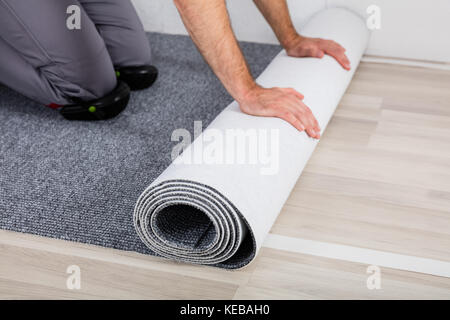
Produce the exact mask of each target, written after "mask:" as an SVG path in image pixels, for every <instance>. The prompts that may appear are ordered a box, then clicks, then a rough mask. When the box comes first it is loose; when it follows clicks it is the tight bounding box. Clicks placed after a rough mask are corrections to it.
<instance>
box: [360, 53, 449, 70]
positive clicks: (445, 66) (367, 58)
mask: <svg viewBox="0 0 450 320" xmlns="http://www.w3.org/2000/svg"><path fill="white" fill-rule="evenodd" d="M361 62H372V63H386V64H396V65H402V66H409V67H419V68H428V69H438V70H448V71H450V63H444V62H434V61H424V60H413V59H403V58H392V57H381V56H372V55H364V56H363V57H362V59H361Z"/></svg>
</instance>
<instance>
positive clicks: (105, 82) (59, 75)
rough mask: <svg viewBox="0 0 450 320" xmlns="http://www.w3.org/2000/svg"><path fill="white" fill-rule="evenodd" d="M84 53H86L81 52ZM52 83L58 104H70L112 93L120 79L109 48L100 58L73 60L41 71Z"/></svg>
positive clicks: (90, 57)
mask: <svg viewBox="0 0 450 320" xmlns="http://www.w3.org/2000/svg"><path fill="white" fill-rule="evenodd" d="M80 51H83V49H82V48H80ZM40 71H41V74H42V76H43V77H44V78H45V80H46V81H48V82H49V84H50V87H51V88H52V90H53V92H52V95H53V96H54V98H55V99H56V100H57V101H54V103H57V104H68V103H71V102H72V101H73V100H74V99H80V100H84V101H89V100H94V99H98V98H101V97H103V96H105V95H106V94H108V93H110V92H111V91H112V90H113V89H114V88H115V86H116V85H117V78H116V75H115V71H114V67H113V65H112V62H111V58H110V57H109V55H108V52H107V50H106V48H103V49H102V50H101V52H98V53H96V54H88V55H86V54H83V55H82V57H80V58H77V57H71V58H70V59H69V58H68V59H67V61H64V62H56V63H52V64H50V65H47V66H45V67H42V68H41V69H40Z"/></svg>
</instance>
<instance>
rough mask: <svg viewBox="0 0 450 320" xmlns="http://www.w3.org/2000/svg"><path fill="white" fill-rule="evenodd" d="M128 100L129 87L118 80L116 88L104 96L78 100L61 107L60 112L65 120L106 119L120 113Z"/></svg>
mask: <svg viewBox="0 0 450 320" xmlns="http://www.w3.org/2000/svg"><path fill="white" fill-rule="evenodd" d="M129 100H130V87H129V86H128V85H127V84H126V83H125V82H123V81H119V82H118V84H117V86H116V88H115V89H114V90H113V91H112V92H110V93H109V94H107V95H106V96H104V97H102V98H99V99H96V100H92V101H80V102H78V103H75V104H71V105H66V106H64V107H62V108H61V111H60V112H61V114H62V115H63V117H64V118H66V119H67V120H85V121H95V120H107V119H111V118H114V117H115V116H117V115H118V114H119V113H121V112H122V111H123V110H124V109H125V108H126V106H127V105H128V101H129Z"/></svg>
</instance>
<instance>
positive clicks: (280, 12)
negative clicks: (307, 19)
mask: <svg viewBox="0 0 450 320" xmlns="http://www.w3.org/2000/svg"><path fill="white" fill-rule="evenodd" d="M253 2H254V3H255V4H256V6H257V7H258V9H259V11H261V13H262V14H263V16H264V18H265V19H266V21H267V22H268V23H269V25H270V26H271V27H272V30H273V31H274V32H275V35H276V36H277V38H278V41H279V42H280V44H281V45H282V46H283V47H284V48H286V47H287V46H288V45H289V43H290V42H291V41H293V40H295V39H296V38H297V37H298V36H299V35H298V33H297V31H296V30H295V27H294V25H293V23H292V19H291V16H290V15H289V9H288V6H287V3H286V0H253Z"/></svg>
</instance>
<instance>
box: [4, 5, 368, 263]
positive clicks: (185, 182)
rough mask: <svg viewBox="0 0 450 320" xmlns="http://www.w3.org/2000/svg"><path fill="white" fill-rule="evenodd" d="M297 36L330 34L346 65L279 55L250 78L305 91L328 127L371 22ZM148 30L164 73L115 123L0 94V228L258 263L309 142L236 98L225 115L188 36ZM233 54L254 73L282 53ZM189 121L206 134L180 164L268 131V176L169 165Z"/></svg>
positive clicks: (336, 17) (329, 23)
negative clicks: (211, 139)
mask: <svg viewBox="0 0 450 320" xmlns="http://www.w3.org/2000/svg"><path fill="white" fill-rule="evenodd" d="M302 32H303V33H304V34H306V35H310V36H320V37H325V38H332V39H334V40H336V41H338V42H340V43H341V44H342V45H343V46H345V47H346V48H347V54H348V55H349V58H350V60H351V62H352V67H353V70H352V71H351V72H346V71H344V70H343V69H342V68H341V67H340V66H339V65H337V63H336V61H334V60H333V59H332V58H330V57H325V58H323V59H321V60H319V59H312V58H307V59H295V58H289V57H287V56H286V55H285V53H284V52H282V53H280V54H279V55H278V56H277V57H276V58H275V60H274V61H273V62H272V63H271V64H270V65H269V67H268V68H267V70H266V71H265V72H264V73H263V74H262V75H261V76H260V77H259V79H258V82H259V83H261V84H262V85H264V86H282V87H294V88H296V89H297V90H298V91H300V92H302V93H303V94H304V95H305V103H306V104H307V105H308V106H310V107H311V109H312V110H313V112H314V113H315V115H316V117H317V119H318V121H319V123H320V125H321V127H322V128H325V127H326V124H327V123H328V121H329V119H330V118H331V116H332V114H333V112H334V109H335V108H336V106H337V104H338V102H339V100H340V98H341V96H342V94H343V93H344V91H345V89H346V87H347V85H348V83H349V82H350V80H351V77H352V75H353V72H354V70H355V68H356V67H357V65H358V63H359V60H360V58H361V55H362V53H363V51H364V49H365V46H366V43H367V30H366V28H365V26H364V22H363V21H362V20H361V19H360V18H358V17H356V16H355V15H353V14H352V13H349V12H348V11H345V10H342V9H332V10H328V11H325V12H322V13H320V14H319V15H317V16H316V17H314V18H313V19H312V21H311V22H310V23H308V25H307V26H306V27H305V29H304V30H302ZM149 37H150V41H151V42H152V45H153V48H154V57H155V65H157V66H158V68H159V69H160V75H161V76H160V78H159V80H158V82H157V83H156V84H155V86H154V87H152V88H151V89H149V90H147V91H144V92H139V93H136V94H133V96H132V99H131V103H130V106H129V107H128V109H127V110H126V111H125V112H124V113H123V114H122V115H120V116H119V117H118V118H116V119H113V120H111V121H107V122H101V123H82V122H80V123H74V122H67V121H65V120H64V119H62V118H61V117H59V115H57V114H56V113H55V112H53V111H52V110H49V109H45V108H42V107H40V106H37V105H35V104H34V103H32V102H30V101H29V100H27V99H25V98H23V97H21V96H19V95H18V94H15V93H14V92H12V91H10V90H8V89H6V88H0V123H1V124H2V126H1V127H0V139H1V144H0V168H1V171H0V228H3V229H8V230H14V231H20V232H27V233H33V234H39V235H43V236H48V237H55V238H60V239H66V240H71V241H79V242H85V243H91V244H96V245H100V246H105V247H113V248H117V249H122V250H133V251H138V252H141V253H148V254H156V255H160V256H164V257H167V258H172V259H176V260H181V261H185V262H192V263H201V264H209V265H214V266H219V267H224V268H239V267H242V266H244V265H246V264H248V263H249V262H250V261H251V260H252V259H253V258H254V257H255V255H256V253H257V250H258V249H259V247H260V246H261V244H262V241H263V239H264V236H265V235H266V234H267V233H268V231H269V229H270V227H271V226H272V225H273V223H274V221H275V219H276V216H277V215H278V213H279V211H280V210H281V207H282V205H283V204H284V202H285V200H286V199H287V197H288V195H289V192H290V191H291V189H292V187H293V185H294V184H295V181H296V180H297V178H298V176H299V175H300V174H301V171H302V170H303V167H304V166H305V164H306V162H307V160H308V158H309V156H310V155H311V153H312V152H313V150H314V148H315V146H316V144H317V141H314V140H312V139H310V138H308V137H307V136H306V134H305V133H300V132H298V131H296V130H295V129H293V128H292V127H291V126H290V125H288V124H287V123H285V122H283V121H282V120H280V119H274V118H257V117H251V116H248V115H244V114H243V113H241V112H240V111H239V108H238V106H237V104H236V103H231V105H229V106H228V108H226V109H225V110H224V108H225V106H226V105H228V104H229V103H230V102H232V99H231V98H230V97H229V95H228V94H227V93H226V92H225V90H224V89H223V88H222V86H221V85H220V83H219V82H218V81H217V79H216V78H215V77H214V75H213V74H212V72H211V71H210V70H209V68H208V67H207V65H206V64H205V63H204V62H203V61H202V59H201V57H200V55H199V54H198V53H197V51H196V50H195V48H194V46H193V45H192V43H191V41H190V39H189V38H187V37H183V36H169V35H160V34H150V35H149ZM242 48H243V51H244V54H245V55H246V57H247V59H248V61H249V64H250V66H251V68H252V70H253V73H254V74H255V75H258V74H260V73H261V71H262V70H263V69H264V68H265V67H266V66H267V65H268V64H269V62H270V61H271V60H272V59H273V58H274V56H275V55H276V54H277V53H278V52H279V51H280V48H279V47H277V46H270V45H261V44H250V43H243V44H242ZM214 119H215V120H214ZM198 120H201V121H202V125H203V127H204V128H206V127H207V126H208V125H209V126H208V129H206V130H205V131H204V132H203V134H202V135H200V136H199V137H197V139H196V140H195V142H194V143H193V145H192V146H190V147H189V148H188V149H187V150H186V151H185V152H184V153H183V154H182V155H181V156H180V158H179V159H181V160H183V158H186V157H188V156H189V155H190V154H191V153H192V152H191V151H192V150H196V146H198V145H199V144H202V142H203V141H204V140H205V137H206V136H208V133H211V132H216V133H217V132H225V131H226V130H228V129H243V130H247V129H254V130H260V129H261V130H266V131H267V130H276V131H277V132H278V134H279V139H278V140H277V141H278V142H279V143H278V148H277V152H278V157H277V159H278V160H279V163H278V166H277V167H276V172H275V173H276V174H261V172H263V171H264V170H265V169H267V168H266V167H265V166H266V165H267V164H258V163H256V164H254V163H252V164H231V165H230V164H227V165H223V164H217V163H215V164H214V163H213V164H207V163H194V164H189V163H188V162H189V161H188V162H183V161H178V162H177V161H175V163H172V159H171V154H172V151H173V148H174V146H175V145H176V144H177V143H176V142H172V141H171V137H172V134H173V132H174V131H175V130H176V129H179V128H185V129H188V130H189V131H191V132H192V129H193V126H194V121H198ZM213 120H214V121H213ZM211 122H212V123H211ZM213 144H214V143H213ZM226 148H227V145H226V144H225V150H226ZM219 149H220V148H219ZM179 159H177V160H179ZM149 184H150V186H149ZM144 190H145V191H144ZM143 191H144V192H143ZM133 209H134V215H133Z"/></svg>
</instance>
